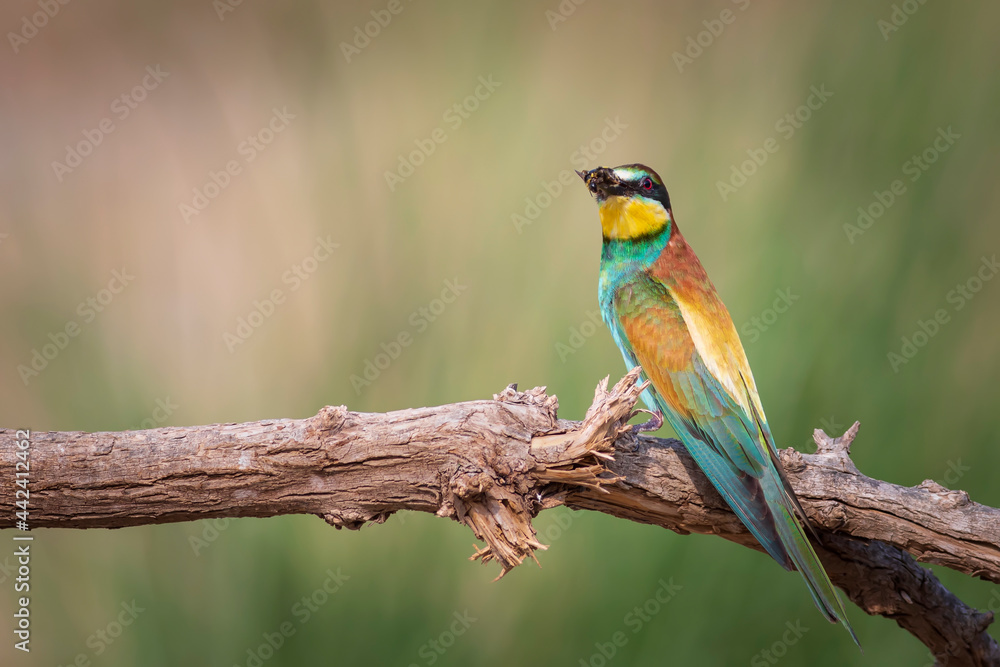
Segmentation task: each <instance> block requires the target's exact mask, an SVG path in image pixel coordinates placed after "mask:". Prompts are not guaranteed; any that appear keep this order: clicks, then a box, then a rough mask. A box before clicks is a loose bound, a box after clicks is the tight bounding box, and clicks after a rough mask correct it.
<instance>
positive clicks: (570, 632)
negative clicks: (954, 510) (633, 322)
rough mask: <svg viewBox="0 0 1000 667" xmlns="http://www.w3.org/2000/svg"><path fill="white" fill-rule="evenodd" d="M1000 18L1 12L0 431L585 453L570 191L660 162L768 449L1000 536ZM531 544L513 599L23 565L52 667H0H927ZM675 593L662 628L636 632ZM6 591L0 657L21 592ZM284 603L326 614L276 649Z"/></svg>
mask: <svg viewBox="0 0 1000 667" xmlns="http://www.w3.org/2000/svg"><path fill="white" fill-rule="evenodd" d="M998 19H1000V8H998V7H997V6H996V5H995V4H989V3H973V2H963V3H950V4H949V3H938V2H931V3H926V4H919V3H918V2H916V0H909V1H908V2H904V3H896V4H895V5H894V4H893V3H891V2H888V1H887V2H881V3H867V4H847V3H834V2H832V1H828V2H813V3H808V4H803V3H793V2H772V3H763V2H757V1H755V0H754V1H750V0H739V1H737V2H727V1H721V0H720V1H716V2H712V3H697V2H673V3H669V4H667V3H654V2H624V3H610V2H597V1H596V0H592V1H591V2H582V3H581V4H576V3H574V2H573V1H572V0H562V2H561V3H559V2H556V0H553V1H552V2H550V3H526V2H521V3H509V2H508V3H460V2H454V3H431V2H423V1H421V2H410V1H408V0H392V1H391V2H385V1H382V0H378V1H376V2H374V3H360V4H358V3H320V2H315V3H308V2H290V3H284V4H281V5H280V6H275V5H273V4H272V5H265V4H264V3H254V2H242V3H237V2H236V0H228V1H227V0H216V1H215V2H211V1H209V0H201V1H199V2H174V3H153V2H149V1H144V2H122V1H117V2H115V1H110V0H108V1H102V2H89V3H83V2H79V3H76V2H73V3H69V4H66V5H61V4H59V3H58V2H57V1H56V0H36V1H34V2H26V1H22V0H18V1H16V2H8V3H5V4H4V6H3V8H2V9H0V27H2V28H3V30H4V32H5V33H6V42H7V44H6V45H5V46H4V47H0V51H3V56H2V57H0V72H2V78H3V81H4V83H5V85H4V94H3V96H2V98H0V105H2V118H3V124H2V129H0V141H2V151H0V169H2V174H3V198H2V203H0V312H2V313H3V317H2V318H0V410H2V418H3V419H2V422H0V423H2V424H3V425H4V426H5V427H10V428H31V429H34V430H121V429H134V428H140V427H144V426H145V427H149V426H151V425H157V424H163V425H192V424H206V423H214V422H227V421H246V420H257V419H263V418H269V417H305V416H308V415H312V414H314V413H315V412H316V411H317V410H318V409H319V408H320V407H321V406H322V405H325V404H332V405H339V404H344V405H347V406H348V407H350V408H351V409H353V410H359V411H385V410H393V409H399V408H405V407H414V406H423V405H433V404H440V403H447V402H452V401H460V400H469V399H481V398H487V397H490V396H491V395H492V394H493V393H494V392H497V391H499V390H501V389H502V388H503V387H504V386H506V385H507V384H508V383H510V382H518V383H519V384H520V386H521V387H522V388H528V387H532V386H535V385H547V386H548V387H549V390H550V391H551V392H553V393H555V394H557V395H558V396H559V399H560V406H561V410H560V415H561V416H563V417H566V418H574V419H579V418H581V417H582V416H583V413H584V411H585V410H586V407H587V406H588V405H589V402H590V399H591V397H592V395H593V389H594V385H595V384H596V382H597V381H598V379H599V378H601V377H602V376H604V375H607V374H610V375H611V376H612V379H616V378H618V377H620V375H621V374H623V372H624V370H625V369H624V366H623V364H622V361H621V357H620V355H619V353H618V352H617V350H616V349H615V347H614V344H613V342H612V340H611V337H610V336H609V335H608V333H607V332H606V330H605V329H604V327H603V325H600V324H599V323H598V325H597V326H594V311H595V310H596V307H597V299H596V291H597V267H598V254H599V250H600V235H599V226H598V221H597V215H596V211H595V207H594V204H593V202H592V200H591V198H590V197H589V195H588V193H587V192H586V190H585V189H584V188H583V186H582V185H581V184H580V183H578V182H575V181H573V180H571V179H569V178H566V177H564V178H563V180H562V181H560V176H561V174H565V172H566V171H567V170H570V169H575V168H581V167H588V168H589V167H594V166H598V165H605V166H615V165H618V164H622V163H630V162H643V163H646V164H648V165H649V166H651V167H653V168H654V169H656V170H657V171H658V172H659V173H660V175H661V176H662V177H663V178H664V179H665V181H666V183H667V186H668V189H669V191H670V193H671V198H672V201H673V207H674V212H675V214H676V218H677V220H678V224H679V226H680V228H681V229H682V230H683V232H684V234H685V236H686V237H687V239H688V241H689V242H690V243H691V244H692V246H693V247H694V248H695V250H696V251H697V252H698V254H699V256H700V257H701V260H702V262H703V264H704V265H705V267H706V268H707V270H708V272H709V273H710V275H711V276H712V278H713V280H714V282H715V284H716V286H717V287H718V289H719V292H720V293H721V295H722V298H723V299H724V300H725V302H726V303H727V304H728V307H729V309H730V311H731V313H732V316H733V319H734V321H735V322H736V324H737V327H738V328H739V329H740V331H741V335H742V337H743V341H744V345H745V347H746V350H747V354H748V356H749V358H750V362H751V365H752V366H753V369H754V374H755V377H756V380H757V384H758V386H759V389H760V393H761V396H762V399H763V402H764V405H765V407H766V409H767V414H768V417H769V421H770V423H771V425H772V429H773V431H774V434H775V437H776V439H777V441H778V444H779V446H782V447H785V446H794V447H797V448H800V449H806V450H809V449H810V445H809V440H810V437H809V436H810V433H811V431H812V429H813V428H816V427H823V428H826V429H827V430H828V431H830V432H837V433H839V432H842V431H843V430H844V429H846V427H847V426H848V425H849V424H850V423H851V422H852V421H853V420H855V419H857V420H860V421H861V423H862V426H863V428H862V431H861V435H860V437H859V439H858V441H857V442H856V444H855V446H854V458H855V460H856V462H857V463H858V465H859V467H860V468H861V470H862V471H864V472H865V473H867V474H869V475H872V476H874V477H878V478H881V479H886V480H889V481H892V482H896V483H900V484H905V485H913V484H917V483H919V482H920V481H921V480H923V479H926V478H931V479H934V480H937V481H938V482H940V483H942V484H944V485H945V486H949V487H953V488H962V489H966V490H967V491H969V493H970V494H971V496H972V498H973V500H976V501H979V502H982V503H985V504H989V505H993V506H997V505H1000V488H998V486H997V484H996V479H997V476H996V471H997V469H998V466H1000V448H998V447H997V444H998V438H1000V436H998V433H1000V412H998V411H997V402H998V398H1000V390H998V387H997V378H998V376H1000V344H998V342H997V331H998V328H1000V308H998V305H1000V280H992V281H991V280H990V278H993V277H994V276H993V273H995V272H996V270H997V267H996V260H995V259H994V258H995V256H996V253H997V252H998V250H1000V228H998V226H997V213H998V210H1000V194H998V193H1000V190H998V189H997V187H996V180H997V169H998V166H1000V165H998V159H1000V158H998V155H1000V150H998V149H1000V126H998V124H997V109H998V105H1000V79H998V78H997V76H996V66H997V62H998V59H1000V43H998V42H997V40H996V32H997V22H998ZM39 26H40V27H39ZM366 31H367V33H366ZM4 49H6V50H4ZM573 178H574V179H575V176H574V177H573ZM895 181H898V183H896V184H895V185H894V182H895ZM859 208H861V212H860V213H859V210H858V209H859ZM987 276H988V277H987ZM276 291H277V292H276ZM942 312H943V315H942ZM74 325H75V326H74ZM68 326H69V329H67V327H68ZM70 330H72V331H75V334H70V333H69V331H70ZM401 336H402V338H401ZM394 341H395V343H394ZM402 341H409V342H408V343H403V342H402ZM380 354H381V355H385V356H381V357H380V356H379V355H380ZM893 355H897V356H893ZM352 376H353V377H354V379H353V380H352ZM537 527H538V528H539V530H540V533H541V535H542V537H543V541H546V542H547V543H550V544H551V545H552V546H551V548H550V549H549V550H548V551H546V552H545V553H543V554H541V555H540V560H541V562H542V565H543V568H544V569H541V570H539V569H538V568H537V567H535V566H534V565H526V566H524V567H522V568H519V569H518V570H516V571H514V572H512V573H511V574H510V575H509V576H507V577H506V578H505V579H504V580H503V581H501V582H497V583H492V582H491V579H492V578H493V577H494V576H495V575H496V574H497V571H496V568H495V567H488V568H485V569H484V568H481V567H478V566H474V565H472V564H470V563H468V562H466V556H468V555H469V554H470V553H471V552H472V547H471V544H470V542H471V541H472V537H471V535H470V534H469V531H468V530H467V529H465V528H462V527H460V526H458V525H457V524H455V523H453V522H448V521H443V520H441V519H437V518H433V517H430V516H424V515H407V516H401V515H397V516H394V517H392V518H391V519H390V520H389V521H388V522H387V523H386V524H385V525H381V526H374V527H369V528H366V529H364V530H362V531H360V532H356V533H355V532H351V533H348V532H345V531H334V530H332V529H331V528H330V527H329V526H328V525H326V524H325V523H324V522H323V521H321V520H320V519H317V518H315V517H283V518H276V519H270V520H252V519H246V520H239V521H231V522H220V523H217V524H213V523H212V522H198V523H186V524H176V525H165V526H157V527H144V528H134V529H128V530H122V531H104V530H88V531H79V532H77V531H66V532H60V531H55V530H41V531H38V533H37V534H36V542H35V550H36V551H35V559H34V560H33V593H34V597H33V602H32V604H33V608H32V613H33V615H34V625H33V628H34V631H35V634H34V636H33V642H32V647H33V650H32V652H31V654H30V656H24V655H21V654H19V653H17V654H16V652H15V651H14V650H13V648H12V647H11V644H12V643H13V642H12V641H11V640H8V641H5V642H3V645H2V647H0V662H2V663H3V664H10V665H14V664H25V665H69V664H71V663H72V662H73V661H74V660H80V659H81V658H80V656H83V658H82V659H83V660H86V661H90V662H91V664H94V665H107V666H111V665H143V666H145V667H153V666H158V665H181V664H192V665H222V666H229V665H242V666H244V667H253V666H254V665H256V664H258V663H259V664H263V665H268V666H272V665H273V666H278V665H354V664H359V665H360V664H371V665H383V664H384V665H390V664H397V665H432V664H437V665H466V664H480V665H502V664H525V665H535V664H537V665H550V664H551V665H574V666H575V665H580V664H583V665H588V664H589V665H592V666H593V667H600V665H602V664H604V662H607V663H608V664H612V663H615V664H628V665H663V664H684V665H730V664H748V663H749V664H751V665H764V664H776V663H777V661H779V660H781V661H784V663H785V664H789V665H792V664H815V665H843V664H870V665H887V664H899V665H903V664H906V665H921V664H925V663H926V664H930V662H931V660H930V659H929V657H928V656H927V653H926V651H925V650H924V649H923V647H922V646H921V645H920V644H919V643H918V642H917V641H916V640H915V639H913V638H912V637H910V636H909V635H908V634H906V633H905V632H904V631H902V630H900V629H899V628H897V627H896V626H895V624H894V623H893V622H892V621H889V620H886V619H882V618H869V617H866V616H864V614H863V613H861V612H860V611H859V610H858V609H857V608H856V607H853V606H851V607H850V608H849V613H850V616H851V619H852V621H853V622H854V624H855V627H856V628H857V631H858V634H859V636H860V639H861V641H862V644H863V645H864V647H865V653H864V655H863V656H862V655H861V654H859V653H858V651H857V649H856V648H855V647H854V646H853V645H852V643H851V642H850V641H849V638H848V636H847V634H846V633H845V632H844V631H843V630H842V629H841V628H837V627H835V626H832V625H829V624H828V623H826V622H825V621H823V619H822V618H821V616H820V615H819V613H818V612H817V611H816V610H815V608H814V607H813V605H812V602H811V601H810V599H809V596H808V595H807V594H806V590H805V587H804V586H803V585H802V582H801V581H800V580H799V579H798V577H796V576H795V575H792V574H788V573H785V572H784V571H782V570H781V569H780V568H779V567H778V566H777V565H775V564H774V563H773V562H771V561H770V560H769V559H767V558H766V557H765V556H764V555H762V554H759V553H754V552H750V551H748V550H747V549H743V548H740V547H736V546H734V545H732V544H729V543H727V542H724V541H722V540H719V539H715V538H711V537H704V536H686V537H681V536H678V535H675V534H673V533H670V532H668V531H665V530H662V529H658V528H655V527H650V526H640V525H636V524H630V523H627V522H624V521H620V520H615V519H611V518H609V517H606V516H601V515H594V514H590V513H574V512H570V511H568V510H556V511H551V512H545V513H544V514H543V515H542V516H540V517H539V519H538V520H537ZM2 558H3V556H0V563H2ZM936 571H939V570H936ZM331 573H332V575H336V578H337V579H338V580H339V581H340V582H341V583H340V584H334V586H332V587H336V586H337V585H339V588H337V589H336V592H335V593H332V594H329V595H327V596H322V595H320V596H314V593H316V592H317V591H320V590H323V586H324V584H325V583H328V582H327V580H328V579H330V577H331V576H332V575H331ZM939 573H940V576H941V577H942V579H943V580H944V581H945V582H946V583H947V585H949V586H950V587H951V588H952V590H954V591H955V592H956V593H957V594H959V595H960V596H961V597H962V598H963V599H964V600H965V601H966V602H968V603H969V604H971V605H973V606H976V607H979V608H988V607H991V608H993V609H1000V593H998V591H997V588H996V587H995V586H991V585H989V584H987V583H985V582H981V581H977V580H972V579H970V578H968V577H965V576H961V575H957V574H955V573H952V572H940V571H939ZM663 582H666V583H667V584H671V583H672V585H674V586H679V587H680V588H679V589H678V590H677V591H676V594H675V595H674V596H673V597H671V598H670V601H669V603H666V604H664V605H663V606H662V609H658V611H657V613H655V614H654V615H652V616H650V617H649V618H648V620H643V621H641V622H638V625H639V627H638V628H636V627H635V625H633V623H636V618H635V617H634V616H633V617H631V622H630V617H629V616H628V615H629V614H630V613H631V612H632V610H633V609H634V608H635V607H637V606H639V607H642V605H643V604H644V603H645V602H646V601H647V600H649V599H650V598H651V597H652V596H654V595H655V594H656V592H657V591H658V590H659V589H660V587H661V586H662V585H664V584H663ZM329 588H331V586H328V589H329ZM0 589H2V590H3V594H0V614H2V615H3V616H5V617H7V618H10V614H11V613H12V611H13V609H14V607H13V605H14V593H13V582H12V579H11V576H10V575H9V572H8V571H7V570H2V571H0ZM304 596H305V597H306V598H307V599H311V600H317V599H318V598H324V601H323V604H319V605H315V606H316V608H315V610H312V611H309V613H308V614H300V613H296V611H295V610H296V609H298V611H299V612H301V611H302V609H303V607H301V606H299V607H296V605H301V603H302V598H303V597H304ZM122 605H125V606H126V607H128V606H129V605H132V607H131V609H132V611H131V612H127V611H125V610H124V608H123V606H122ZM306 608H308V606H307V607H306ZM139 609H141V611H138V610H139ZM123 613H124V614H125V616H124V617H122V618H127V619H129V620H130V623H129V624H128V625H126V626H122V627H118V628H117V630H120V633H118V634H117V636H111V634H109V633H113V632H115V631H116V626H115V624H116V623H117V622H118V621H119V619H120V617H121V615H122V614H123ZM130 614H131V615H130ZM133 616H134V618H133ZM304 616H305V619H303V617H304ZM286 623H288V624H290V626H289V625H285V624H286ZM789 624H790V625H789ZM792 626H794V627H798V628H801V629H800V631H799V633H798V634H795V633H793V635H788V634H787V632H786V631H787V630H788V628H789V627H792ZM282 627H286V628H287V627H291V628H292V629H293V632H292V633H291V634H289V635H288V636H285V635H282V639H281V641H280V642H279V641H278V640H277V639H276V635H275V633H279V634H280V633H281V628H282ZM619 630H621V631H624V633H625V635H626V637H627V639H628V641H627V643H626V644H625V645H624V646H620V647H616V648H615V654H614V656H613V657H611V658H608V657H606V653H605V654H602V652H601V651H602V646H603V647H604V649H603V650H605V651H606V652H607V651H608V649H607V642H609V641H610V638H611V637H612V635H613V634H614V633H615V632H617V631H619ZM100 633H104V635H103V636H105V637H107V638H108V639H110V640H111V641H105V640H104V639H102V638H101V637H102V635H101V634H100ZM994 635H995V636H996V630H995V629H994ZM790 636H794V637H795V641H794V642H788V641H787V640H786V639H783V637H785V638H787V637H790ZM268 637H270V638H271V639H270V641H271V644H270V645H271V646H273V645H274V644H280V646H279V647H278V648H277V649H270V650H268V648H267V647H268V644H267V642H268V641H269V640H268ZM262 647H263V648H262ZM779 653H780V656H779ZM602 661H604V662H602ZM80 664H82V663H80Z"/></svg>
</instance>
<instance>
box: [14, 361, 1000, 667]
mask: <svg viewBox="0 0 1000 667" xmlns="http://www.w3.org/2000/svg"><path fill="white" fill-rule="evenodd" d="M637 379H638V373H637V372H636V371H633V372H631V373H629V374H628V375H627V376H626V377H625V378H623V379H622V381H620V382H619V383H618V384H617V385H616V386H615V387H614V388H613V389H612V390H610V391H608V390H607V380H605V381H604V382H602V383H601V384H600V385H598V388H597V392H596V394H595V396H594V403H593V405H592V406H591V408H590V410H589V411H588V412H587V415H586V417H585V419H584V421H583V422H573V421H565V420H560V419H558V418H557V416H556V408H557V400H556V398H555V397H554V396H548V395H547V394H546V393H545V390H544V388H536V389H532V390H531V391H527V392H519V391H517V389H516V387H515V386H513V385H512V386H510V387H508V388H507V389H505V390H504V391H503V392H501V393H500V394H498V395H496V396H495V397H494V400H488V401H471V402H466V403H456V404H453V405H444V406H439V407H434V408H418V409H412V410H401V411H398V412H391V413H386V414H366V413H357V412H351V411H349V410H347V408H345V407H342V406H341V407H326V408H323V409H322V410H320V412H319V414H317V415H316V416H314V417H310V418H308V419H299V420H290V419H278V420H269V421H261V422H253V423H246V424H217V425H211V426H196V427H186V428H159V429H151V430H148V431H126V432H120V433H79V432H48V433H40V432H36V433H32V434H31V437H30V441H31V483H30V489H31V504H30V522H31V525H32V527H54V528H121V527H125V526H136V525H143V524H152V523H166V522H172V521H190V520H195V519H205V518H213V517H267V516H277V515H283V514H315V515H318V516H321V517H323V518H324V519H325V520H326V521H327V522H329V523H330V524H332V525H334V526H337V527H338V528H361V527H362V526H363V525H365V524H366V523H368V522H379V523H380V522H382V521H385V519H386V518H387V517H388V516H389V515H390V514H392V513H393V512H397V511H399V510H415V511H422V512H432V513H434V514H437V515H438V516H443V517H451V518H453V519H455V520H457V521H459V522H461V523H463V524H465V525H466V526H468V527H469V528H471V529H472V531H473V532H474V533H475V535H476V536H477V537H478V538H480V539H481V540H483V542H484V543H485V546H484V547H483V548H482V549H479V550H477V552H476V553H475V554H474V555H473V558H478V559H481V560H483V561H484V562H487V561H490V560H496V561H497V562H498V563H499V565H500V568H501V576H502V575H503V574H504V573H506V572H508V571H509V570H510V569H511V568H513V567H515V566H516V565H518V564H520V563H521V562H522V561H524V559H525V558H527V557H532V558H534V552H535V550H537V549H544V548H545V546H544V545H542V544H541V543H539V542H538V541H537V539H536V536H535V531H534V529H533V527H532V525H531V520H532V518H533V517H535V516H536V515H537V514H538V512H540V511H542V510H544V509H547V508H551V507H555V506H558V505H563V504H565V505H567V506H569V507H572V508H575V509H589V510H595V511H599V512H604V513H607V514H611V515H614V516H617V517H621V518H623V519H628V520H631V521H638V522H642V523H649V524H655V525H659V526H663V527H664V528H669V529H670V530H673V531H675V532H678V533H681V534H686V533H691V532H697V533H713V534H716V535H719V536H721V537H724V538H726V539H728V540H731V541H733V542H737V543H739V544H742V545H745V546H748V547H750V548H754V549H758V550H759V549H760V547H759V545H758V544H757V543H756V542H755V541H754V539H753V538H752V537H751V536H750V534H749V533H748V532H747V531H746V529H745V528H744V527H743V525H742V524H741V523H740V521H739V520H738V519H737V518H736V516H735V515H734V514H733V513H732V512H731V511H730V510H729V509H728V507H727V506H726V504H725V502H724V501H723V500H722V498H721V497H720V496H719V495H718V494H717V493H716V492H715V490H714V489H713V488H712V486H711V484H710V483H709V482H708V480H707V479H706V478H705V476H704V475H703V474H702V473H701V472H700V471H699V470H698V469H697V467H696V466H695V465H694V462H693V461H692V460H691V458H690V456H688V454H687V453H686V451H685V450H684V448H683V446H681V444H680V443H679V442H677V441H675V440H662V439H657V438H649V437H639V438H636V437H635V436H634V435H633V434H632V432H631V431H630V430H629V429H628V428H627V426H626V424H627V422H628V419H629V416H630V415H631V414H632V411H633V409H634V406H635V402H636V400H637V399H638V397H639V394H640V393H641V391H642V387H641V386H639V385H637ZM857 429H858V425H857V424H855V425H854V426H853V427H852V428H851V429H850V430H848V432H847V433H845V434H844V435H843V436H842V437H840V438H836V439H831V438H830V437H829V436H827V435H826V434H825V433H823V432H822V431H817V432H816V434H815V438H816V442H817V444H818V447H819V449H818V451H817V453H816V454H811V455H809V454H801V453H799V452H797V451H794V450H792V449H788V450H784V451H782V452H781V457H782V461H783V462H784V464H785V466H786V469H787V471H788V476H789V478H790V480H791V483H792V486H793V487H794V489H795V492H796V493H797V495H798V496H799V498H800V499H801V501H802V505H803V507H804V508H805V510H806V512H807V513H808V514H809V517H810V519H811V520H812V521H813V523H814V524H815V526H816V527H817V529H818V531H819V533H820V537H821V538H822V540H823V544H822V545H820V546H819V549H818V550H819V553H820V556H821V558H822V559H823V562H824V564H825V565H826V567H827V569H828V571H829V572H830V576H831V578H832V579H833V581H834V583H836V584H837V585H838V586H840V587H841V588H842V589H844V590H845V591H846V592H847V594H848V596H849V597H850V599H851V600H853V601H854V602H855V603H856V604H857V605H858V606H860V607H861V608H862V609H864V610H865V611H866V612H867V613H869V614H880V615H882V616H886V617H889V618H892V619H894V620H896V622H897V623H899V625H900V626H901V627H903V628H905V629H906V630H908V631H909V632H911V633H913V634H914V635H915V636H916V637H917V638H918V639H920V641H922V642H923V643H924V644H925V645H927V646H928V648H929V649H930V650H931V651H932V652H933V653H934V654H935V656H937V658H938V661H939V663H940V664H947V665H1000V649H998V647H997V644H996V642H994V641H993V639H992V638H991V637H990V636H989V635H988V634H987V633H986V628H987V627H988V626H989V624H990V623H991V622H992V620H993V615H992V613H990V612H979V611H976V610H975V609H972V608H971V607H969V606H967V605H965V604H964V603H963V602H962V601H961V600H959V599H958V598H956V597H955V596H954V595H953V594H951V593H950V592H949V591H948V590H946V589H945V588H944V587H943V586H942V585H941V583H940V582H939V581H938V579H937V578H936V577H935V576H934V575H933V574H932V573H931V572H930V571H929V570H927V569H925V568H922V567H920V566H919V565H918V564H917V563H916V562H915V560H914V558H915V559H916V560H919V561H922V562H927V563H937V564H940V565H944V566H946V567H949V568H952V569H955V570H958V571H960V572H964V573H966V574H969V575H972V576H976V577H980V578H983V579H987V580H989V581H993V582H997V583H1000V510H997V509H994V508H991V507H985V506H983V505H979V504H977V503H974V502H972V501H971V500H969V497H968V494H966V493H965V492H963V491H950V490H948V489H945V488H943V487H941V486H939V485H937V484H935V483H934V482H931V481H926V482H924V483H923V484H921V485H920V486H917V487H913V488H905V487H900V486H896V485H894V484H890V483H887V482H882V481H879V480H874V479H871V478H869V477H866V476H864V475H862V474H861V473H860V472H859V471H858V470H857V468H856V467H855V466H854V464H853V463H852V462H851V460H850V457H849V448H850V445H851V442H852V441H853V440H854V437H855V436H856V434H857ZM0 442H2V443H3V444H2V446H0V508H2V512H0V528H9V527H12V526H13V524H14V511H15V507H14V505H13V499H14V497H15V494H14V491H15V486H14V480H15V479H16V477H15V474H14V473H15V463H16V461H17V458H16V448H15V447H14V442H15V432H14V431H12V430H0ZM862 639H863V638H862Z"/></svg>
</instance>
